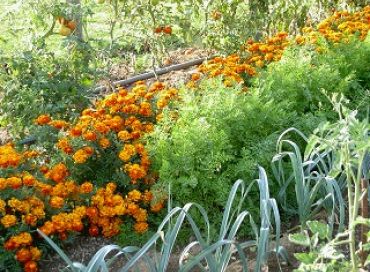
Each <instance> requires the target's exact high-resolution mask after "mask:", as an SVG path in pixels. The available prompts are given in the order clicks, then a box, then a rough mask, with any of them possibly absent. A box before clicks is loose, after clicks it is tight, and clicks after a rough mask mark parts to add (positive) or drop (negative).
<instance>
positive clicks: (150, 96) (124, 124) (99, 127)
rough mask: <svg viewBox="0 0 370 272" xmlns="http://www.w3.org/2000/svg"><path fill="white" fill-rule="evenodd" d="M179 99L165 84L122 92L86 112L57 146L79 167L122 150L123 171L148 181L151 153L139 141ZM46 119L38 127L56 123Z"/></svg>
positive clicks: (173, 90) (135, 178) (138, 86)
mask: <svg viewBox="0 0 370 272" xmlns="http://www.w3.org/2000/svg"><path fill="white" fill-rule="evenodd" d="M176 96H177V90H176V89H173V88H166V85H165V84H164V83H162V82H154V83H153V84H152V85H150V86H147V85H146V84H145V83H144V82H142V81H140V82H137V83H135V86H134V87H133V88H132V90H131V91H128V90H125V89H120V90H119V91H118V92H117V93H113V94H110V95H108V96H106V97H105V98H103V99H102V100H99V101H97V102H96V108H94V109H93V108H89V109H85V110H84V111H83V112H82V114H81V116H80V117H79V118H78V120H77V122H76V123H74V124H73V125H71V124H68V125H66V126H65V127H69V129H68V130H67V131H66V133H65V134H66V135H65V136H62V137H61V138H60V139H59V141H58V143H57V145H56V146H57V147H58V148H59V149H60V150H62V151H63V152H64V153H65V154H67V155H69V156H71V158H72V159H73V162H74V163H75V164H85V163H88V160H89V158H91V157H94V160H98V159H104V158H105V157H107V154H108V153H111V152H116V151H114V150H115V149H116V148H119V149H120V151H119V152H118V154H116V156H117V157H118V158H119V159H120V160H121V161H122V165H121V166H122V170H123V171H124V172H125V173H126V175H127V177H128V178H130V179H131V182H132V183H136V182H137V181H138V180H140V179H143V178H145V176H146V175H147V172H148V169H149V166H150V160H149V156H148V154H147V151H146V150H145V147H144V146H143V145H142V144H140V142H139V141H140V139H141V137H142V136H143V135H145V134H146V133H148V132H151V131H152V130H153V128H154V122H155V121H156V120H158V119H160V118H161V111H162V110H163V108H165V107H166V106H167V105H168V103H170V101H171V100H172V99H173V98H175V97H176ZM46 117H47V115H41V116H40V117H39V118H38V119H37V120H38V122H37V123H39V124H42V125H44V124H49V125H50V124H51V122H53V121H51V120H49V121H47V120H48V119H49V118H46ZM44 119H45V120H44ZM46 119H47V120H46ZM81 145H82V146H81ZM50 175H51V174H50Z"/></svg>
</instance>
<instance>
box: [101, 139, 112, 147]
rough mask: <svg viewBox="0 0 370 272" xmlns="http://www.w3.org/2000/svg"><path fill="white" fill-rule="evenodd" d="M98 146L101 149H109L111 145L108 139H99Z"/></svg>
mask: <svg viewBox="0 0 370 272" xmlns="http://www.w3.org/2000/svg"><path fill="white" fill-rule="evenodd" d="M99 145H100V146H101V147H102V148H104V149H105V148H108V147H110V145H111V143H110V141H109V139H108V138H101V139H100V140H99Z"/></svg>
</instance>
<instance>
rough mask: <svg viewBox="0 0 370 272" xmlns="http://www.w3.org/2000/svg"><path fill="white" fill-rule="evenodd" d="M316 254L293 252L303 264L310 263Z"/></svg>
mask: <svg viewBox="0 0 370 272" xmlns="http://www.w3.org/2000/svg"><path fill="white" fill-rule="evenodd" d="M317 256H318V254H317V253H316V252H308V253H294V257H295V258H296V259H297V260H298V261H300V262H301V263H304V264H312V263H313V262H314V261H315V259H316V258H317Z"/></svg>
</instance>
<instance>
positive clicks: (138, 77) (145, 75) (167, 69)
mask: <svg viewBox="0 0 370 272" xmlns="http://www.w3.org/2000/svg"><path fill="white" fill-rule="evenodd" d="M207 59H208V58H205V57H204V58H200V59H195V60H191V61H188V62H184V63H180V64H174V65H171V66H167V67H164V68H160V69H158V70H154V71H151V72H146V73H143V74H140V75H136V76H133V77H131V78H128V79H124V80H118V81H115V82H113V84H112V85H113V87H124V86H128V85H131V84H132V83H134V82H137V81H140V80H147V79H150V78H153V77H156V76H160V75H164V74H167V73H169V72H172V71H178V70H182V69H186V68H188V67H191V66H195V65H200V64H202V63H203V62H204V61H206V60H207ZM106 89H107V87H105V86H100V87H98V88H96V89H95V90H94V91H93V94H99V93H101V92H104V91H106Z"/></svg>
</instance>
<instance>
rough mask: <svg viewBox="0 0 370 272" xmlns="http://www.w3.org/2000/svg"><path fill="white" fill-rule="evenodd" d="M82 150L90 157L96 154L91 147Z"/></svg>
mask: <svg viewBox="0 0 370 272" xmlns="http://www.w3.org/2000/svg"><path fill="white" fill-rule="evenodd" d="M82 149H83V150H84V151H85V152H86V153H87V154H88V155H90V156H91V155H92V154H94V148H92V147H91V146H84V147H83V148H82Z"/></svg>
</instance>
